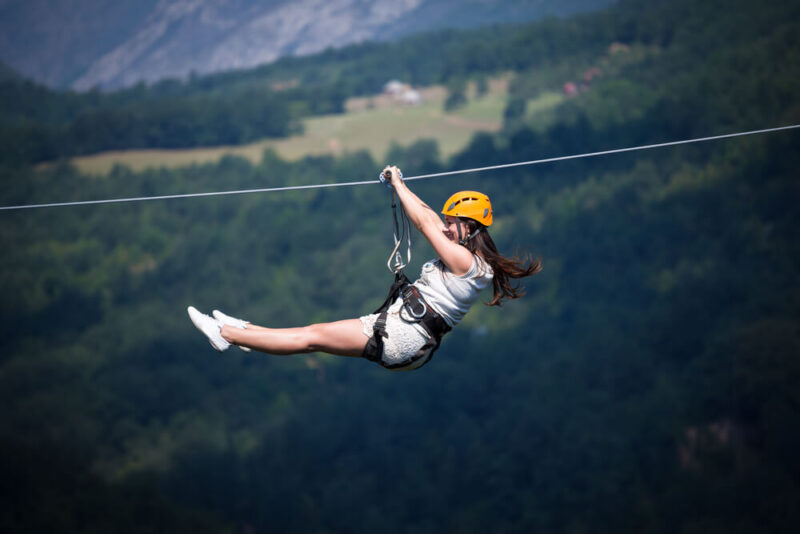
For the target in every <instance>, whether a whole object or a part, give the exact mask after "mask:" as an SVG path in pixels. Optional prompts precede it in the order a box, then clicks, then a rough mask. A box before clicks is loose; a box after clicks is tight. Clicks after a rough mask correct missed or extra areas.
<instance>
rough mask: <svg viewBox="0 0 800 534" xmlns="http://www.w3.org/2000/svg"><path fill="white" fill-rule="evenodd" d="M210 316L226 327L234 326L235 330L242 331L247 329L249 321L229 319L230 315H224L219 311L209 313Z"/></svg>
mask: <svg viewBox="0 0 800 534" xmlns="http://www.w3.org/2000/svg"><path fill="white" fill-rule="evenodd" d="M211 315H213V316H214V319H216V320H217V321H219V322H221V323H222V324H226V325H228V326H235V327H236V328H241V329H242V330H244V329H245V328H247V325H249V324H250V321H244V320H242V319H237V318H236V317H231V316H230V315H225V314H224V313H222V312H221V311H219V310H214V311H213V312H211Z"/></svg>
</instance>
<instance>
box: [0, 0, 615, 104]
mask: <svg viewBox="0 0 800 534" xmlns="http://www.w3.org/2000/svg"><path fill="white" fill-rule="evenodd" d="M612 1H613V0H516V1H514V0H460V1H459V0H262V1H257V0H116V1H114V0H28V1H27V2H18V1H15V0H0V59H2V60H4V61H6V62H7V63H8V64H10V65H11V66H13V67H14V68H15V69H17V70H19V71H20V72H22V73H23V74H25V75H26V76H29V77H32V78H34V79H36V80H39V81H42V82H44V83H46V84H49V85H52V86H61V87H64V86H70V87H72V88H74V89H78V90H84V89H89V88H92V87H102V88H115V87H122V86H127V85H131V84H134V83H136V82H139V81H155V80H158V79H162V78H167V77H183V76H187V75H189V74H190V73H192V72H194V73H197V74H204V73H210V72H216V71H221V70H229V69H237V68H248V67H253V66H256V65H259V64H263V63H267V62H270V61H273V60H275V59H277V58H279V57H281V56H284V55H292V54H309V53H314V52H318V51H321V50H324V49H325V48H327V47H339V46H343V45H346V44H351V43H356V42H361V41H365V40H372V39H386V38H392V37H394V36H400V35H405V34H409V33H413V32H414V31H419V30H422V29H433V28H441V27H469V26H477V25H479V24H486V23H491V22H506V21H522V20H531V19H534V18H536V17H539V16H542V15H545V14H566V13H570V12H575V11H579V10H586V9H592V8H599V7H603V6H606V5H608V4H610V3H611V2H612Z"/></svg>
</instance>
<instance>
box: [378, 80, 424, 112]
mask: <svg viewBox="0 0 800 534" xmlns="http://www.w3.org/2000/svg"><path fill="white" fill-rule="evenodd" d="M383 92H384V94H387V95H389V96H391V97H392V99H393V100H395V101H396V102H400V103H402V104H406V105H409V106H417V105H419V104H421V103H422V95H421V94H420V92H419V91H417V90H416V89H414V88H412V87H411V86H410V85H409V84H407V83H403V82H401V81H398V80H390V81H388V82H386V83H385V84H384V86H383Z"/></svg>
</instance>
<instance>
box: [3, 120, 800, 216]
mask: <svg viewBox="0 0 800 534" xmlns="http://www.w3.org/2000/svg"><path fill="white" fill-rule="evenodd" d="M796 128H800V124H792V125H790V126H780V127H777V128H764V129H761V130H750V131H746V132H736V133H730V134H723V135H712V136H709V137H698V138H694V139H683V140H680V141H669V142H666V143H655V144H650V145H639V146H633V147H627V148H616V149H613V150H602V151H599V152H586V153H583V154H572V155H569V156H559V157H554V158H544V159H536V160H531V161H520V162H516V163H505V164H501V165H489V166H487V167H475V168H472V169H461V170H457V171H447V172H439V173H434V174H422V175H419V176H408V177H405V178H404V180H423V179H429V178H439V177H442V176H454V175H457V174H467V173H472V172H485V171H492V170H497V169H509V168H512V167H522V166H526V165H539V164H542V163H552V162H556V161H566V160H571V159H581V158H593V157H598V156H607V155H609V154H619V153H622V152H634V151H637V150H650V149H654V148H663V147H669V146H676V145H686V144H689V143H701V142H705V141H715V140H718V139H730V138H732V137H744V136H747V135H757V134H765V133H772V132H780V131H784V130H793V129H796ZM377 183H380V181H379V180H365V181H360V182H339V183H328V184H312V185H292V186H283V187H264V188H258V189H239V190H235V191H211V192H207V193H183V194H176V195H159V196H150V197H130V198H109V199H102V200H80V201H76V202H53V203H49V204H22V205H18V206H0V211H10V210H23V209H35V208H57V207H66V206H88V205H93V204H113V203H120V202H141V201H146V200H169V199H176V198H198V197H211V196H223V195H246V194H250V193H275V192H278V191H298V190H302V189H322V188H330V187H350V186H357V185H369V184H377Z"/></svg>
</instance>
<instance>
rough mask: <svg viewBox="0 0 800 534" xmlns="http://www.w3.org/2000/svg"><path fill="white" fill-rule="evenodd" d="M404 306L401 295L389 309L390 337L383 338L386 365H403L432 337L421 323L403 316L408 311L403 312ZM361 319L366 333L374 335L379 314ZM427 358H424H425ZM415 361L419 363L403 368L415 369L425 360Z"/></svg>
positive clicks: (368, 335) (387, 317)
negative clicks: (410, 320)
mask: <svg viewBox="0 0 800 534" xmlns="http://www.w3.org/2000/svg"><path fill="white" fill-rule="evenodd" d="M402 307H403V298H402V297H399V298H398V299H397V300H395V301H394V303H392V305H391V306H389V309H388V310H387V315H386V333H387V334H388V337H385V338H383V354H382V355H381V360H382V361H383V363H384V364H386V365H392V366H394V365H402V363H403V362H404V361H406V360H409V359H411V357H412V356H414V355H415V354H416V353H417V351H419V349H421V348H422V346H423V345H425V343H427V342H428V340H429V339H430V336H429V335H428V333H427V332H426V331H425V329H424V328H423V327H422V326H421V325H420V324H419V323H412V322H409V321H406V320H405V319H404V318H403V317H406V313H404V312H402ZM401 312H402V313H401ZM359 319H360V320H361V324H362V325H363V327H364V329H363V332H364V335H365V336H367V337H372V336H373V334H374V333H375V331H374V328H375V321H377V320H378V314H377V313H373V314H370V315H365V316H363V317H359ZM426 359H427V358H423V360H426ZM415 363H418V365H413V366H409V367H402V369H403V370H406V369H415V368H416V367H419V366H420V365H422V364H423V363H425V362H424V361H420V362H415ZM398 370H399V369H398Z"/></svg>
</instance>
